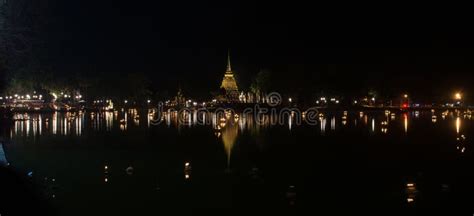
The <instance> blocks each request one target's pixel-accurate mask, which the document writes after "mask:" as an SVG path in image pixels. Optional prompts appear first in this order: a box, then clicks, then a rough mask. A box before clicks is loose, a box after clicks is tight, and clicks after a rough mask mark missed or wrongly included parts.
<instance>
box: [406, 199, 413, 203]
mask: <svg viewBox="0 0 474 216" xmlns="http://www.w3.org/2000/svg"><path fill="white" fill-rule="evenodd" d="M414 201H415V199H413V198H408V199H407V202H409V203H412V202H414Z"/></svg>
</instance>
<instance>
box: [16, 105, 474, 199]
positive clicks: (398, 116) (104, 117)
mask: <svg viewBox="0 0 474 216" xmlns="http://www.w3.org/2000/svg"><path fill="white" fill-rule="evenodd" d="M179 115H182V116H179ZM200 115H201V116H198V113H197V112H185V113H178V112H165V113H163V115H161V116H160V117H161V119H162V120H163V122H161V123H160V124H158V125H155V122H156V118H157V116H158V115H157V113H156V111H153V110H145V111H139V110H134V109H130V110H119V111H114V112H69V113H58V112H56V113H51V114H16V115H15V119H16V121H15V123H14V127H13V128H12V130H11V135H12V138H14V139H15V138H18V137H38V136H46V135H52V136H70V137H81V136H86V135H87V134H88V133H89V132H90V131H96V132H105V133H109V132H112V131H115V132H117V133H120V134H127V133H130V132H132V131H139V132H142V131H152V129H153V128H155V127H156V128H165V129H167V130H177V131H178V132H179V131H180V130H181V129H183V131H185V130H186V128H193V127H196V128H198V127H208V128H209V129H210V130H209V131H210V133H211V134H214V135H215V138H216V140H219V142H220V147H223V149H224V151H225V156H226V162H227V167H231V165H230V164H231V163H232V164H234V162H236V161H238V160H237V159H236V158H235V157H232V154H233V151H234V156H235V155H236V154H235V149H236V147H238V146H240V145H241V143H239V142H237V141H238V140H239V137H241V136H244V134H245V133H246V132H249V131H250V132H253V133H263V132H262V131H265V130H260V129H266V128H270V127H279V128H282V130H287V131H289V132H288V133H290V134H291V133H297V132H298V130H299V129H300V128H303V127H305V128H309V130H306V131H305V132H306V133H314V134H317V135H318V136H319V135H320V136H323V137H330V136H334V135H336V136H337V135H338V134H339V132H341V133H342V132H344V131H347V130H353V129H354V130H355V129H357V131H358V133H366V134H367V135H369V136H371V137H372V136H373V137H376V136H378V137H391V136H394V137H405V138H406V137H410V136H413V134H415V132H416V131H417V130H420V126H419V125H420V124H419V123H426V124H423V126H426V125H428V126H432V127H433V128H443V130H445V131H444V132H446V134H450V135H452V137H449V139H452V141H453V143H452V144H454V137H455V139H456V142H455V144H456V145H452V149H453V150H454V149H456V150H457V151H456V154H459V155H462V154H466V153H465V152H466V151H469V150H468V149H469V145H468V141H467V140H468V139H467V137H466V133H467V134H469V133H468V131H466V127H467V128H468V129H469V123H468V121H470V120H471V118H470V117H469V115H460V114H456V113H454V112H443V113H441V112H439V113H432V112H406V113H393V112H392V113H389V112H385V113H384V112H327V113H321V115H319V116H318V124H317V125H314V126H309V125H305V123H304V122H303V123H301V124H302V125H300V124H299V123H298V120H297V117H295V116H294V115H288V116H286V118H285V120H284V121H283V123H284V124H283V125H281V126H280V125H278V118H277V117H276V116H272V115H259V116H258V117H255V116H253V115H251V114H248V115H244V114H242V113H238V114H229V113H225V114H223V115H217V114H204V113H201V114H200ZM433 116H442V118H438V117H433ZM179 117H180V118H179ZM433 119H436V121H434V120H433ZM200 121H204V122H209V125H207V126H201V125H200V123H201V122H200ZM137 129H138V130H137ZM188 131H189V130H188ZM446 134H444V135H446ZM211 136H212V135H211ZM430 136H434V135H430ZM212 138H214V137H212ZM252 138H254V137H252ZM313 138H314V137H313ZM349 139H350V138H349ZM349 139H348V140H347V141H350V140H349ZM300 141H301V140H300ZM417 141H420V140H417ZM309 142H311V141H309ZM193 144H194V143H193ZM196 144H202V143H199V142H196ZM183 162H184V170H182V169H183V167H182V166H183V164H182V163H181V164H180V167H179V169H181V171H182V172H183V173H182V174H184V180H186V182H191V181H196V179H199V174H200V173H199V168H201V169H202V167H199V165H200V164H199V163H198V162H195V161H194V160H184V161H183ZM106 164H107V165H105V167H104V165H103V164H102V165H101V167H99V168H98V170H99V171H100V172H103V173H101V175H100V176H99V177H98V178H100V182H101V183H103V184H108V185H110V184H112V185H113V184H118V183H116V182H118V180H119V179H120V178H122V177H119V176H118V175H117V174H116V173H117V171H116V172H115V173H114V172H113V171H112V169H111V167H115V166H118V165H115V164H114V163H106ZM191 164H192V166H193V168H196V169H195V170H193V172H191ZM109 166H110V167H109ZM127 166H128V165H127ZM134 167H135V166H134ZM136 168H137V172H136V173H140V172H139V171H140V170H139V169H140V168H139V166H137V167H136ZM262 169H263V168H262ZM124 170H125V168H124V167H121V168H120V172H122V173H123V172H124ZM256 170H257V171H258V169H256ZM133 175H135V174H133ZM180 178H183V175H181V176H180ZM58 179H59V178H58ZM403 186H404V187H403V189H402V190H403V192H402V193H403V194H405V196H406V198H405V199H406V202H407V203H410V204H413V205H414V204H416V203H417V202H418V199H419V197H422V196H418V192H419V190H420V191H421V190H422V189H419V188H422V187H421V186H420V187H419V188H418V183H416V184H415V182H414V181H413V182H412V181H410V182H408V183H405V185H403ZM420 193H421V192H420ZM54 196H56V194H54Z"/></svg>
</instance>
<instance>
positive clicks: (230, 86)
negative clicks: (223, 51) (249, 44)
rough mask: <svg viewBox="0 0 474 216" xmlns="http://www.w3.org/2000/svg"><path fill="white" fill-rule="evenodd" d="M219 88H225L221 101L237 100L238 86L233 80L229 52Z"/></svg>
mask: <svg viewBox="0 0 474 216" xmlns="http://www.w3.org/2000/svg"><path fill="white" fill-rule="evenodd" d="M221 89H224V90H225V95H222V97H221V98H220V101H221V102H231V103H234V102H239V101H240V100H239V96H240V93H239V88H238V86H237V81H236V80H235V76H234V72H232V68H231V65H230V53H229V54H228V56H227V70H226V71H225V74H224V78H223V79H222V83H221Z"/></svg>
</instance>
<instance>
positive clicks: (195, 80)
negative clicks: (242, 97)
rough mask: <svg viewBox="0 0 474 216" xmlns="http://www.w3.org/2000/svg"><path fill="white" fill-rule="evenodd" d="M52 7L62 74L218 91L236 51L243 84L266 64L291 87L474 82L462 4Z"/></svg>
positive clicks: (53, 54)
mask: <svg viewBox="0 0 474 216" xmlns="http://www.w3.org/2000/svg"><path fill="white" fill-rule="evenodd" d="M51 6H52V8H51V18H50V20H51V22H50V23H49V25H48V26H49V27H48V29H47V32H48V35H49V37H48V38H49V42H48V56H49V57H50V59H51V61H52V62H54V64H55V65H58V67H59V68H61V70H64V71H71V70H80V71H86V72H87V71H89V73H92V72H94V73H95V72H96V71H102V72H107V73H112V74H118V75H120V74H123V73H130V72H144V73H146V74H147V75H149V76H150V78H151V79H152V80H153V84H154V88H155V89H157V90H164V89H169V90H171V91H173V90H174V89H176V88H177V86H178V84H179V85H182V86H184V87H185V88H186V89H188V91H190V90H192V91H190V92H192V93H194V94H198V93H208V92H209V91H212V90H216V89H217V88H218V86H219V82H220V80H221V78H222V75H223V73H224V70H225V63H226V54H227V49H230V50H231V53H232V60H233V69H235V70H236V72H237V73H238V75H239V77H240V79H241V80H242V84H241V85H243V86H246V85H248V83H249V80H250V78H251V77H252V76H253V75H255V74H256V73H257V72H258V71H259V70H260V69H269V70H271V71H272V72H273V73H274V74H275V75H276V76H278V77H280V79H282V78H284V80H285V82H287V83H288V89H292V88H295V87H296V88H297V87H300V86H301V85H303V84H304V85H310V86H314V89H317V88H319V87H321V88H332V89H338V90H341V91H346V92H347V91H359V90H362V89H363V88H364V87H368V86H371V87H376V88H390V89H392V90H395V91H397V90H399V91H409V92H413V94H419V95H426V96H428V95H429V96H436V95H439V94H442V92H447V91H452V90H454V89H461V90H464V91H468V90H469V85H470V83H471V82H472V81H474V79H473V77H474V76H473V75H471V74H472V71H473V69H474V64H473V63H474V61H473V52H472V49H473V48H474V43H473V38H474V37H473V36H474V34H473V32H472V25H470V24H469V23H468V22H469V19H468V18H469V17H467V16H464V15H465V13H464V12H462V11H459V10H458V9H457V8H448V7H444V6H440V7H438V8H437V9H431V8H428V7H427V6H426V5H421V6H420V7H416V8H415V7H414V5H342V4H341V5H322V4H298V3H296V2H295V3H293V1H291V2H286V3H285V4H283V3H275V2H266V3H255V2H250V3H243V2H242V1H219V2H213V3H211V2H205V1H150V2H149V1H122V0H115V1H110V0H104V1H92V0H81V1H77V0H74V1H58V2H57V3H54V4H52V5H51ZM91 68H93V69H91ZM472 90H474V89H472ZM433 92H434V93H433ZM192 93H191V94H192Z"/></svg>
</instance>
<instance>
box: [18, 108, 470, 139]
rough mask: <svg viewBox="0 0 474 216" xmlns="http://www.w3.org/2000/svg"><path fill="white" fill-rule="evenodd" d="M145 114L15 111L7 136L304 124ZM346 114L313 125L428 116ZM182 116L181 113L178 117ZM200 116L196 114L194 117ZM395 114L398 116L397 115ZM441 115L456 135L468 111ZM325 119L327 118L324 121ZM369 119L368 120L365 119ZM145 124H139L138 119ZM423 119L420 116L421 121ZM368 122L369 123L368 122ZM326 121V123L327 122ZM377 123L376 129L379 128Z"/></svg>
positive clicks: (383, 129) (384, 125) (390, 123)
mask: <svg viewBox="0 0 474 216" xmlns="http://www.w3.org/2000/svg"><path fill="white" fill-rule="evenodd" d="M144 112H145V114H143V116H145V117H144V118H142V117H143V116H141V115H140V114H139V111H138V110H136V109H129V110H121V111H110V112H89V113H87V112H67V113H59V112H54V113H51V114H25V113H17V114H15V115H14V119H15V123H14V127H13V128H12V131H11V135H13V136H27V137H28V136H38V135H39V136H41V135H45V134H52V135H73V136H82V135H83V132H84V130H85V129H89V128H90V129H92V130H93V131H113V130H122V131H126V130H128V129H129V128H131V127H137V128H143V127H144V128H152V127H162V126H163V125H165V126H166V127H168V128H178V129H179V128H182V127H197V126H201V125H203V122H205V123H204V124H205V125H207V126H210V127H212V128H214V129H216V130H221V129H224V128H228V127H234V126H235V127H236V128H237V129H238V130H240V131H244V130H254V129H256V128H267V127H272V126H278V125H279V124H282V123H283V125H282V126H284V125H286V126H287V129H288V130H292V129H293V128H295V127H299V126H301V125H305V122H304V121H303V122H302V121H301V120H298V119H297V118H298V117H295V115H293V114H292V115H288V116H285V117H286V120H285V121H279V118H278V117H277V116H275V115H258V116H254V115H252V114H235V116H234V115H233V114H225V115H224V116H220V115H219V114H215V113H214V114H210V113H199V114H198V113H197V112H196V111H194V112H183V113H179V114H178V112H176V111H170V112H164V113H163V114H162V115H161V117H160V118H161V120H162V122H160V123H159V124H155V123H156V122H157V119H156V118H157V116H160V115H158V113H157V112H156V111H155V110H152V109H150V110H147V111H144ZM358 114H359V115H357V113H356V112H352V113H349V114H348V113H347V111H345V112H341V113H337V112H335V113H325V114H320V116H319V118H318V125H316V126H315V127H319V128H320V132H321V134H324V133H325V132H326V127H327V126H329V127H330V130H331V131H337V130H340V129H341V128H342V127H344V126H350V127H358V126H359V125H358V123H359V119H362V120H363V125H361V126H364V127H368V129H369V130H370V132H372V133H373V134H377V133H378V132H380V133H383V134H387V133H389V131H390V130H389V129H390V128H392V127H397V123H396V122H397V119H402V122H403V123H402V125H403V129H404V131H405V133H408V131H409V130H410V127H409V125H410V121H412V120H411V119H410V117H413V119H420V115H425V114H426V115H428V113H420V112H418V111H416V112H409V113H399V114H395V113H387V112H385V115H382V114H381V113H363V112H359V113H358ZM178 115H182V116H178ZM198 115H200V116H198ZM397 116H401V117H400V118H397ZM429 116H431V122H432V123H438V122H440V121H438V119H437V115H436V114H435V113H433V114H432V115H429ZM441 116H442V117H443V122H442V123H444V122H445V121H444V120H449V119H453V120H454V124H455V128H456V133H457V134H459V133H460V130H461V126H462V122H463V121H466V120H470V119H471V118H470V114H469V115H464V116H457V117H454V116H455V115H454V113H453V112H443V113H441ZM327 119H330V121H329V122H328V121H327ZM369 119H370V120H369ZM142 120H143V121H144V122H146V124H144V125H141V124H140V123H141V121H142ZM424 120H425V119H420V121H424ZM369 122H370V123H369ZM328 124H329V125H328ZM379 126H380V129H379Z"/></svg>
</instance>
